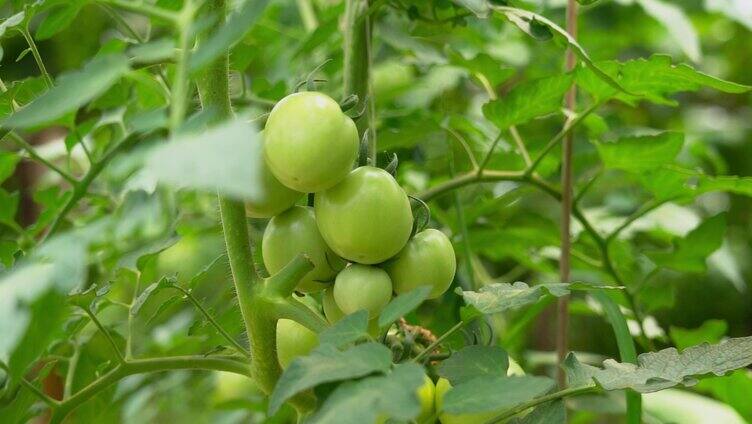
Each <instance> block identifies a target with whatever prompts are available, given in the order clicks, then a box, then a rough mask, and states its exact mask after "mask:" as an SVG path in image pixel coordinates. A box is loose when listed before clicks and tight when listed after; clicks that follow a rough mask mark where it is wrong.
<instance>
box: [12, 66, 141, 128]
mask: <svg viewBox="0 0 752 424" xmlns="http://www.w3.org/2000/svg"><path fill="white" fill-rule="evenodd" d="M128 69H129V67H128V59H127V58H126V57H125V56H123V55H120V54H109V55H103V56H98V57H95V58H94V59H93V60H92V61H91V62H89V63H88V64H86V66H84V68H83V69H80V70H77V71H74V72H71V73H67V74H64V75H62V76H61V77H60V78H58V80H57V85H56V86H55V87H53V88H51V89H50V90H49V91H47V92H46V93H44V94H42V95H41V96H39V97H38V98H36V99H35V100H34V101H33V102H31V103H30V104H29V105H27V106H25V107H23V108H22V109H21V110H19V111H18V112H16V113H14V114H12V115H10V116H9V117H8V118H6V119H5V120H4V122H3V125H4V126H7V127H13V128H29V127H33V126H36V125H40V124H44V123H47V122H51V121H54V120H55V119H57V118H60V117H61V116H63V115H65V114H66V113H69V112H72V111H75V110H76V109H78V108H80V107H81V106H83V105H85V104H86V103H88V102H89V101H90V100H92V99H94V98H96V97H97V96H99V95H100V94H102V93H104V92H105V91H106V90H107V89H108V88H109V87H110V86H112V85H113V84H114V83H115V82H117V81H118V80H119V79H120V77H121V76H123V75H125V73H126V72H128Z"/></svg>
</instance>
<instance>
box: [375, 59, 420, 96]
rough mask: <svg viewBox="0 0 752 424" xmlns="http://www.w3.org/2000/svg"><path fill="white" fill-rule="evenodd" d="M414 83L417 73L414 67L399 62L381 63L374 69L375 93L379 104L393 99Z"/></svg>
mask: <svg viewBox="0 0 752 424" xmlns="http://www.w3.org/2000/svg"><path fill="white" fill-rule="evenodd" d="M414 81H415V72H414V71H413V68H412V66H410V65H405V64H404V63H402V62H400V61H398V60H389V61H386V62H381V63H379V64H377V65H376V66H375V67H374V68H373V92H374V93H375V97H376V101H378V102H386V101H389V100H391V99H393V98H394V97H395V96H396V95H398V94H400V93H401V92H402V91H404V90H405V89H406V88H408V87H410V86H411V85H412V84H413V82H414Z"/></svg>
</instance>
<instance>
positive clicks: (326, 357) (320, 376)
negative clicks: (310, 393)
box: [269, 343, 392, 414]
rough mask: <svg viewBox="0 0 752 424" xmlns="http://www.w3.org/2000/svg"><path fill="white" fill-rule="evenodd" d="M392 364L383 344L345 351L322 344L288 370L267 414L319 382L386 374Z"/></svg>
mask: <svg viewBox="0 0 752 424" xmlns="http://www.w3.org/2000/svg"><path fill="white" fill-rule="evenodd" d="M391 364H392V353H391V351H390V350H389V349H388V348H387V347H386V346H384V345H382V344H378V343H365V344H361V345H357V346H354V347H351V348H350V349H347V350H345V351H340V350H338V349H337V348H335V347H334V346H332V345H330V344H322V345H320V346H319V347H318V348H316V349H314V350H313V352H311V353H310V354H309V355H308V356H303V357H299V358H297V359H295V360H294V361H292V363H291V364H290V365H289V366H288V367H287V369H286V370H285V372H284V373H283V374H282V376H281V377H280V379H279V381H278V382H277V386H276V387H275V388H274V391H273V392H272V394H271V396H270V398H269V413H270V414H274V413H276V412H277V411H278V410H279V408H280V407H281V406H282V404H283V403H284V402H285V401H286V400H288V399H290V398H291V397H292V396H294V395H295V394H297V393H300V392H302V391H304V390H308V389H310V388H312V387H315V386H317V385H319V384H322V383H328V382H332V381H340V380H347V379H351V378H358V377H363V376H365V375H368V374H371V373H374V372H386V371H387V370H388V369H389V368H390V366H391Z"/></svg>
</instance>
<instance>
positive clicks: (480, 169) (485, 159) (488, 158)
mask: <svg viewBox="0 0 752 424" xmlns="http://www.w3.org/2000/svg"><path fill="white" fill-rule="evenodd" d="M501 134H502V133H501V131H499V135H498V136H496V138H495V139H494V141H493V143H491V147H490V148H489V149H488V152H487V153H486V156H484V157H483V162H481V163H480V166H479V167H478V171H477V174H478V175H481V174H482V173H483V170H484V169H486V166H488V162H490V161H491V156H492V155H493V152H494V150H495V149H496V145H497V144H499V140H501Z"/></svg>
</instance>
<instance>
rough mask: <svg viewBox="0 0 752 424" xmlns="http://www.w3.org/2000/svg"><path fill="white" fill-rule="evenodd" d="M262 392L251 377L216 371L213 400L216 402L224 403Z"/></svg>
mask: <svg viewBox="0 0 752 424" xmlns="http://www.w3.org/2000/svg"><path fill="white" fill-rule="evenodd" d="M260 393H261V390H260V389H259V388H258V387H257V386H256V383H255V382H254V381H253V380H252V379H251V378H250V377H246V376H244V375H240V374H235V373H234V372H226V371H218V372H217V373H216V380H215V385H214V394H213V395H212V400H213V401H214V402H215V403H222V402H228V401H231V400H237V399H243V398H248V397H250V396H254V395H258V394H260Z"/></svg>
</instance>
